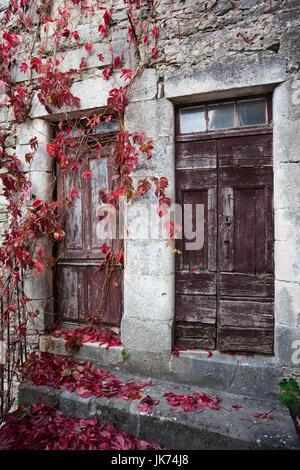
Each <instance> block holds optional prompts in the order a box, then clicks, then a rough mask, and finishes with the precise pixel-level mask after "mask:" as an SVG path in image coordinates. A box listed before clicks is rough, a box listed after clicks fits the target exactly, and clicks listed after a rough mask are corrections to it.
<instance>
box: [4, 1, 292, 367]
mask: <svg viewBox="0 0 300 470" xmlns="http://www.w3.org/2000/svg"><path fill="white" fill-rule="evenodd" d="M6 3H7V2H5V1H2V2H0V11H1V6H2V5H3V7H4V6H5V4H6ZM103 4H105V5H107V4H108V3H107V2H103ZM110 4H111V7H112V18H113V20H114V22H115V23H116V24H115V26H113V27H112V32H111V38H110V41H108V40H106V39H104V38H103V37H102V36H101V35H100V34H99V33H98V29H97V27H98V24H99V18H100V16H99V15H95V16H94V17H92V18H91V19H88V18H85V17H84V16H79V15H78V14H76V12H75V13H74V14H73V23H74V29H76V30H77V31H78V33H79V35H80V39H79V43H80V46H75V45H73V46H72V48H68V47H67V46H62V47H61V50H58V51H57V54H58V56H59V57H60V55H59V54H62V55H63V56H64V58H65V59H64V60H63V61H62V62H61V69H62V70H67V69H68V68H69V67H73V68H76V67H77V68H78V66H79V64H80V61H81V58H82V57H83V56H85V57H86V58H87V65H86V67H85V69H84V70H83V71H82V72H81V74H80V77H79V78H78V79H76V82H75V83H74V85H73V88H72V90H73V91H74V94H75V95H76V96H79V97H80V99H81V104H80V109H81V110H83V111H88V110H90V109H92V108H101V107H104V106H105V105H106V99H107V93H108V91H109V90H110V89H111V88H113V87H114V86H115V83H116V82H115V81H114V78H111V79H110V80H108V81H104V80H103V79H102V71H103V69H104V68H106V67H107V66H108V65H109V63H110V60H111V59H110V53H109V52H108V47H111V48H112V49H113V50H114V53H115V55H116V54H119V53H121V52H122V51H124V54H125V59H126V66H127V65H128V66H130V65H132V64H134V63H136V62H137V58H136V55H135V48H134V46H133V45H132V44H129V43H128V42H127V41H128V40H127V31H126V30H127V28H128V18H127V15H126V13H125V12H124V3H123V2H121V1H112V2H110ZM3 7H2V8H3ZM157 12H158V15H159V18H160V22H161V24H163V25H164V26H165V29H162V28H161V33H160V39H159V53H160V56H159V58H158V59H157V60H156V61H155V64H154V66H153V67H151V68H150V67H149V68H147V69H146V70H145V71H144V72H143V75H142V76H141V77H140V78H139V79H138V81H137V83H136V87H135V89H134V91H133V94H132V96H131V104H130V105H129V106H128V108H127V110H126V116H125V126H126V128H128V129H129V130H132V131H145V132H146V133H147V135H148V137H149V138H150V139H151V140H153V143H154V152H153V159H152V160H151V161H149V162H147V164H145V165H143V166H142V167H138V169H137V171H136V178H140V177H145V176H149V175H156V176H167V177H168V179H169V183H170V190H169V195H170V196H171V197H174V191H175V176H174V105H175V104H177V103H189V102H197V101H208V100H214V99H219V98H227V97H235V96H240V95H248V94H249V95H251V94H258V93H265V92H273V127H274V211H275V278H276V287H275V304H276V307H275V316H276V334H275V357H276V359H277V360H278V362H279V363H280V364H283V365H285V366H287V367H293V366H295V363H293V361H292V354H293V352H294V351H295V349H293V344H295V343H294V342H295V341H297V340H300V238H299V225H300V192H299V188H300V184H299V181H300V133H299V130H300V129H299V117H300V116H299V115H300V107H299V104H300V71H299V62H300V54H299V50H300V49H299V45H300V5H299V2H298V0H284V1H282V0H266V1H263V2H262V1H261V0H219V1H217V2H215V1H212V0H211V1H205V2H204V1H200V0H196V1H194V0H193V1H192V0H183V1H181V0H173V1H170V0H161V1H160V2H158V7H157ZM102 14H103V13H101V15H102ZM170 18H172V20H170ZM164 20H166V21H165V23H164ZM167 20H168V21H167ZM50 37H51V31H49V32H48V33H47V34H45V33H44V32H41V35H40V39H39V40H38V41H37V44H36V47H37V48H38V47H39V46H40V44H41V43H44V44H45V46H47V44H48V42H47V41H50ZM47 38H48V39H47ZM86 42H90V43H91V42H93V43H94V44H95V46H94V49H93V51H92V53H91V54H89V55H88V54H87V52H86V51H85V49H84V47H83V45H84V43H86ZM100 53H101V54H103V56H104V61H103V62H101V63H100V62H99V61H98V59H97V54H100ZM140 54H141V56H142V57H143V47H140ZM15 74H16V75H15V76H16V79H17V80H19V81H22V80H26V78H28V77H26V76H24V74H21V73H20V72H19V71H18V69H17V68H16V71H15ZM70 111H72V110H70ZM74 113H76V111H75V110H74ZM74 115H75V114H74ZM61 117H63V114H62V113H61V111H58V110H57V112H54V113H53V114H52V115H51V116H49V115H48V113H47V112H46V111H45V109H44V108H43V106H42V105H40V104H39V103H38V102H37V101H36V102H35V105H34V106H33V108H32V112H31V116H30V119H29V120H28V122H27V123H26V124H24V125H22V126H20V127H19V128H18V129H17V128H16V125H15V123H14V121H13V119H12V116H11V115H8V111H7V110H6V109H2V110H1V111H0V123H1V126H2V127H4V128H8V131H9V136H8V139H7V146H8V147H9V148H10V149H11V151H15V152H16V153H17V155H19V156H22V155H24V152H26V149H27V146H28V141H29V139H30V138H31V137H32V136H34V135H38V136H40V137H41V140H42V145H41V147H40V150H39V153H38V155H37V157H36V162H35V163H34V164H33V166H32V167H31V168H30V172H31V176H32V178H33V185H34V190H35V191H37V193H38V194H43V193H45V191H46V190H47V191H48V192H47V197H51V190H50V193H49V188H51V187H52V185H53V183H54V181H53V177H52V170H51V163H50V161H49V156H48V155H47V153H46V151H45V145H46V143H47V141H48V139H49V137H50V135H51V122H52V121H57V120H59V119H60V118H61ZM151 201H152V196H151V195H150V196H149V198H148V199H146V201H145V202H143V200H140V201H139V200H137V201H136V202H135V203H134V204H133V205H132V207H131V208H130V209H129V224H130V223H131V224H132V223H134V221H135V217H137V209H139V208H140V210H141V211H143V209H145V207H146V206H147V205H149V203H150V202H151ZM145 205H146V206H145ZM0 224H2V225H1V226H0V228H1V227H2V228H3V227H4V225H5V201H3V199H2V198H1V199H0ZM47 276H48V278H47V279H46V280H45V279H43V280H41V281H37V282H38V283H39V285H32V284H31V285H30V292H31V293H32V295H34V298H35V300H36V301H39V302H40V304H39V305H40V307H39V309H40V310H41V311H42V310H43V308H44V306H45V303H47V302H48V301H49V299H51V296H52V291H51V287H50V286H51V279H50V276H49V274H47ZM174 277H175V271H174V255H172V253H171V250H167V249H166V248H165V240H164V239H163V238H162V237H158V238H156V239H152V240H150V241H146V240H143V238H142V237H141V238H140V239H132V240H128V241H127V244H126V266H125V277H124V316H123V320H122V325H121V334H122V341H123V343H124V345H125V347H126V349H128V350H131V351H132V353H133V354H134V353H135V352H137V353H138V351H144V352H150V353H155V354H160V353H170V352H171V349H172V340H173V339H172V338H173V336H172V335H173V333H172V329H173V319H174ZM37 293H38V294H37ZM37 308H38V307H37ZM299 347H300V345H299ZM299 359H300V357H299Z"/></svg>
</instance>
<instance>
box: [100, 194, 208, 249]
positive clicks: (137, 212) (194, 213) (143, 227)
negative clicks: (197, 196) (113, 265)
mask: <svg viewBox="0 0 300 470" xmlns="http://www.w3.org/2000/svg"><path fill="white" fill-rule="evenodd" d="M159 211H162V213H163V217H159V215H158V212H159ZM97 217H98V221H97V223H96V235H97V238H98V239H99V240H106V239H110V240H114V239H117V238H119V239H124V238H126V239H131V240H151V239H152V240H159V239H165V238H167V237H169V238H171V239H183V240H184V241H185V246H184V249H185V250H201V249H202V248H203V246H204V231H205V210H204V204H183V205H180V204H172V205H171V206H170V207H164V206H159V207H158V206H157V204H149V205H141V204H130V205H129V204H127V202H126V198H125V197H122V198H120V201H119V210H118V211H117V210H116V209H115V207H113V206H112V205H108V204H105V205H102V206H100V207H99V208H98V209H97Z"/></svg>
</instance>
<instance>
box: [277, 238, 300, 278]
mask: <svg viewBox="0 0 300 470" xmlns="http://www.w3.org/2000/svg"><path fill="white" fill-rule="evenodd" d="M275 277H276V279H277V280H279V281H290V282H300V245H298V244H295V243H291V242H287V241H282V242H281V241H276V242H275Z"/></svg>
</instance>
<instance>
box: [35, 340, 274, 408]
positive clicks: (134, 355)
mask: <svg viewBox="0 0 300 470" xmlns="http://www.w3.org/2000/svg"><path fill="white" fill-rule="evenodd" d="M46 338H47V337H43V338H42V340H41V343H40V349H41V350H42V351H45V349H46V344H47V342H46ZM52 343H53V349H51V350H50V351H51V352H52V353H54V354H62V355H65V354H66V350H65V340H64V339H63V338H52ZM122 349H123V348H122V347H116V346H115V347H110V348H108V349H107V348H106V346H105V345H104V346H99V343H84V344H83V345H82V346H81V348H80V349H79V351H77V352H72V353H71V354H70V355H69V356H70V358H72V359H73V360H75V361H78V362H85V361H89V360H90V361H91V363H92V364H93V365H94V366H95V367H99V368H102V367H103V368H106V369H109V370H113V371H116V372H124V373H130V374H139V375H142V376H145V375H146V376H151V377H154V378H155V377H156V378H158V379H163V380H167V381H168V380H169V381H173V382H180V383H185V384H189V385H197V386H200V387H202V388H203V387H205V388H209V389H210V390H213V391H214V392H216V393H223V392H227V393H235V394H242V395H245V396H249V397H260V398H265V399H277V397H278V395H279V392H280V388H279V382H280V379H281V368H280V367H279V366H278V364H276V362H275V359H274V357H272V356H257V355H255V356H251V355H247V356H246V357H245V356H244V355H239V354H234V355H233V356H231V355H228V354H222V353H220V352H218V351H213V352H212V356H210V357H209V356H208V353H207V352H206V351H200V350H194V351H193V350H190V351H180V354H179V357H177V356H174V355H172V354H171V353H165V354H162V353H160V354H155V353H149V352H147V353H145V352H143V351H128V352H129V353H130V355H129V357H128V358H126V359H125V360H124V359H123V357H122V355H121V350H122Z"/></svg>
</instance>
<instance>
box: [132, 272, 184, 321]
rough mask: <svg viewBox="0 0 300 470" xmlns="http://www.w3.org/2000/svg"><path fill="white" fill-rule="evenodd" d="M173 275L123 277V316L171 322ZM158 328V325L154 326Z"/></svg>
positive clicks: (173, 306)
mask: <svg viewBox="0 0 300 470" xmlns="http://www.w3.org/2000/svg"><path fill="white" fill-rule="evenodd" d="M174 291H175V275H173V274H169V275H162V274H159V275H154V274H151V273H150V274H149V275H146V274H140V273H139V272H138V271H137V272H136V273H129V272H127V271H126V270H125V275H124V315H125V316H127V317H135V318H138V319H139V321H140V322H143V321H145V324H146V325H147V326H146V328H150V325H149V324H148V322H151V321H152V320H153V321H155V322H160V321H163V322H166V321H171V320H172V319H173V317H174V313H175V305H174V302H175V300H174ZM156 326H157V327H158V323H157V325H156Z"/></svg>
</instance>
